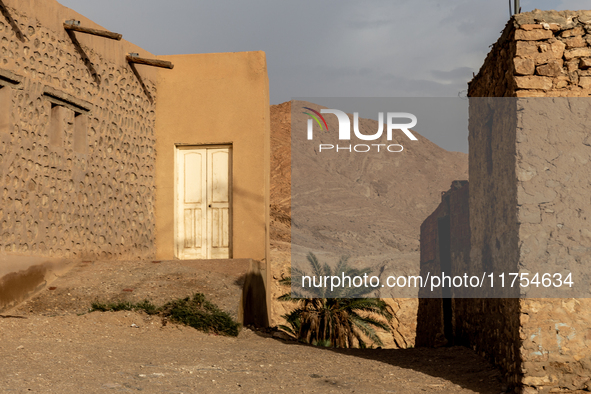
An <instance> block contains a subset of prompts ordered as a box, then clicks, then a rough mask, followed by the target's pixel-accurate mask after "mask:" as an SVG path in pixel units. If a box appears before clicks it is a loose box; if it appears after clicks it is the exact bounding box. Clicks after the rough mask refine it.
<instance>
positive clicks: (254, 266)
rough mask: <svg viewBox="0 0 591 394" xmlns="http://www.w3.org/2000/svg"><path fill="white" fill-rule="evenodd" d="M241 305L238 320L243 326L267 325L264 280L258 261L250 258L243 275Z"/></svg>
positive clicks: (267, 315) (267, 316)
mask: <svg viewBox="0 0 591 394" xmlns="http://www.w3.org/2000/svg"><path fill="white" fill-rule="evenodd" d="M241 306H242V307H241V311H240V312H241V316H240V317H239V320H241V321H242V324H243V325H244V326H248V325H252V326H255V327H267V326H268V325H269V314H268V312H267V297H266V291H265V281H264V280H263V274H262V273H261V269H260V262H258V261H256V260H251V262H250V269H249V270H248V272H247V273H246V276H245V277H244V285H243V287H242V305H241Z"/></svg>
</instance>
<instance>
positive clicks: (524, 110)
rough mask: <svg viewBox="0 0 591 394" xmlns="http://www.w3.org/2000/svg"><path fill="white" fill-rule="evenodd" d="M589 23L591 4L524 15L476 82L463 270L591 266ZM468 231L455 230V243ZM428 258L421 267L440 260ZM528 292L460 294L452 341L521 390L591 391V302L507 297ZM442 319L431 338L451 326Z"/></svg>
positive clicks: (472, 92) (515, 19) (516, 19)
mask: <svg viewBox="0 0 591 394" xmlns="http://www.w3.org/2000/svg"><path fill="white" fill-rule="evenodd" d="M588 32H591V11H578V12H571V11H564V12H555V11H547V12H544V11H539V10H535V11H533V12H530V13H523V14H519V15H516V16H514V17H513V18H512V19H511V20H510V21H509V23H508V24H507V26H506V28H505V30H504V31H503V33H502V36H501V38H500V39H499V40H498V41H497V43H495V44H494V45H493V48H492V50H491V52H490V53H489V55H488V56H487V58H486V60H485V62H484V65H483V66H482V68H481V70H480V72H479V73H478V75H477V76H476V77H475V78H474V79H473V80H472V81H471V82H470V84H469V93H468V94H469V96H470V97H471V99H470V100H471V102H470V136H469V142H470V173H469V177H470V196H469V202H470V203H469V222H470V235H469V239H470V246H469V250H470V252H469V255H470V258H469V259H466V258H465V255H464V256H463V258H459V255H456V256H453V258H452V264H453V265H454V266H455V265H457V267H454V268H453V270H454V271H456V270H458V269H459V271H458V272H460V271H464V272H467V273H470V272H476V271H479V272H482V271H485V272H491V271H504V272H520V271H524V270H525V271H529V272H542V271H543V269H545V270H552V269H554V270H556V269H559V268H560V267H564V266H565V265H571V266H572V265H575V264H578V265H580V266H583V267H585V266H588V262H589V257H588V256H589V250H591V238H590V235H591V233H590V232H589V230H588V221H587V217H588V212H589V211H590V210H591V208H590V204H589V197H588V196H589V195H590V192H591V190H590V189H591V186H590V184H589V182H588V171H587V170H586V166H587V165H588V163H589V161H590V160H591V151H590V150H589V146H590V145H591V144H589V142H588V126H586V123H587V120H586V119H587V116H586V114H587V113H589V112H588V109H587V108H588V107H589V101H588V100H587V99H582V98H576V99H575V98H574V97H588V96H589V95H590V94H591V64H590V62H591V45H590V43H591V35H588ZM501 97H503V99H500V98H501ZM530 97H540V98H537V99H530ZM552 97H566V98H564V99H552ZM437 212H438V211H436V213H435V214H437ZM452 217H453V215H452ZM432 223H433V220H432V217H430V218H428V219H427V220H426V221H425V223H424V226H425V227H432V226H433V224H432ZM451 228H452V229H453V225H452V226H451ZM428 233H429V230H428V229H427V228H425V234H428ZM427 238H429V237H426V238H425V241H427ZM431 238H433V237H431ZM466 239H468V236H466V235H465V234H456V235H452V240H453V241H451V242H452V244H453V243H454V242H459V243H460V244H461V243H463V242H465V240H466ZM438 242H439V241H438ZM432 243H433V241H432V240H431V241H430V244H432ZM438 247H440V245H439V246H438ZM455 247H457V246H453V245H452V246H451V247H450V248H451V250H453V249H454V248H455ZM421 248H422V250H423V245H421ZM427 260H428V259H423V258H422V259H421V263H422V269H423V266H424V268H425V269H427V268H430V269H435V270H437V267H436V265H437V262H435V266H434V267H430V266H429V264H431V265H434V262H433V261H431V262H430V261H427ZM460 266H461V267H462V268H461V269H460ZM517 290H518V291H520V292H521V294H519V293H517V294H507V293H503V292H499V289H498V288H497V289H492V290H490V293H489V294H486V295H487V296H489V298H480V299H458V298H456V299H454V300H453V302H452V305H453V312H454V314H453V322H454V326H453V336H452V340H453V342H454V343H456V344H463V345H466V346H469V347H472V348H473V349H475V350H476V351H478V352H479V353H481V354H482V355H484V356H487V357H489V358H490V359H492V360H493V361H494V362H495V363H496V364H497V365H498V366H500V367H501V369H502V370H503V371H505V373H506V377H507V379H508V381H509V383H510V384H512V385H513V386H515V387H517V389H518V391H520V392H527V393H535V392H568V391H576V390H590V389H591V381H590V377H591V351H589V347H590V345H591V342H590V338H591V331H590V327H591V326H590V324H589V323H591V321H590V320H591V318H590V317H589V312H588V311H589V306H590V304H591V302H589V300H588V299H580V298H579V299H575V298H568V299H565V298H554V299H550V298H545V299H540V298H521V299H520V298H507V297H508V295H510V296H516V297H519V296H520V295H521V296H523V295H524V291H525V290H523V289H521V290H520V289H517ZM457 295H458V294H455V296H457ZM435 301H440V300H432V299H429V300H421V303H425V304H427V303H431V304H433V302H435ZM431 306H432V305H431ZM420 318H421V317H420V316H419V319H420ZM436 320H438V321H439V320H440V319H439V317H436ZM420 325H421V321H420V320H419V326H420ZM431 327H432V329H431V331H428V330H427V331H426V333H427V334H428V335H429V336H430V338H431V339H430V340H431V342H429V340H427V341H425V343H426V344H428V345H433V344H434V343H433V339H434V338H436V337H437V335H438V334H439V335H440V336H441V332H443V333H444V334H445V329H446V327H445V325H444V326H443V327H442V326H437V325H431ZM433 327H435V328H434V329H433ZM437 330H439V331H437ZM446 339H447V340H448V341H449V338H446ZM417 341H418V339H417Z"/></svg>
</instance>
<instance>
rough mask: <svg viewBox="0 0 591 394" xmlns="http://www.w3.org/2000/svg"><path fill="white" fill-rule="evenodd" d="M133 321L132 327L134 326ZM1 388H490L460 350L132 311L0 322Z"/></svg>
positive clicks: (494, 387)
mask: <svg viewBox="0 0 591 394" xmlns="http://www.w3.org/2000/svg"><path fill="white" fill-rule="evenodd" d="M135 326H137V327H135ZM0 371H1V373H0V391H1V392H47V393H49V392H53V393H83V392H84V393H95V392H109V391H114V392H137V391H143V392H147V393H240V392H244V393H278V392H285V393H424V392H437V393H494V394H498V393H501V392H502V391H503V390H504V387H503V383H502V382H501V379H500V373H499V372H498V371H496V370H495V369H493V368H492V367H491V366H490V365H489V364H488V363H486V362H485V361H484V360H483V359H481V358H480V357H478V356H477V355H475V354H474V353H473V352H471V351H470V350H468V349H466V348H461V347H455V348H440V349H406V350H361V349H348V350H331V349H320V348H316V347H312V346H306V345H301V344H297V343H294V342H284V341H282V340H279V339H274V338H271V337H270V335H267V334H262V333H257V332H253V331H251V330H249V329H243V330H242V331H241V333H240V335H239V336H238V337H237V338H230V337H222V336H216V335H212V334H205V333H201V332H198V331H196V330H194V329H192V328H188V327H184V326H177V325H174V324H171V323H168V324H167V325H165V326H162V324H161V321H160V319H159V318H157V317H149V316H147V315H144V314H140V313H135V312H107V313H100V312H93V313H89V314H84V315H80V316H78V315H74V314H69V315H64V316H54V317H48V316H38V315H30V316H27V318H22V319H21V318H0Z"/></svg>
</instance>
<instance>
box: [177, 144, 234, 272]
mask: <svg viewBox="0 0 591 394" xmlns="http://www.w3.org/2000/svg"><path fill="white" fill-rule="evenodd" d="M216 148H223V149H228V161H229V163H228V200H229V202H228V203H229V210H228V232H229V235H228V238H229V239H228V241H229V245H228V258H230V259H231V258H233V255H234V247H233V245H234V228H233V227H234V220H233V217H234V203H233V200H234V193H233V190H234V188H233V184H234V181H233V179H234V178H233V172H234V171H233V168H234V165H233V163H234V157H233V151H234V147H233V144H232V143H231V142H221V143H212V144H187V143H177V144H174V147H173V149H174V153H173V157H174V163H173V167H174V168H173V170H174V190H173V199H174V217H173V227H174V229H173V240H172V241H173V244H174V259H175V260H184V259H181V258H180V257H179V256H180V250H179V243H178V242H177V239H178V235H179V234H178V233H179V222H178V221H179V220H180V217H179V212H178V209H179V206H178V205H179V199H178V185H179V176H180V174H179V171H178V162H179V159H178V154H179V152H180V151H181V150H191V149H216ZM208 164H209V163H208ZM206 171H207V170H206ZM206 216H207V215H206ZM206 220H207V219H206ZM210 252H211V251H210V250H209V249H208V250H207V254H208V255H209V254H210ZM204 259H205V260H209V259H210V258H209V257H207V256H206V257H205V258H204Z"/></svg>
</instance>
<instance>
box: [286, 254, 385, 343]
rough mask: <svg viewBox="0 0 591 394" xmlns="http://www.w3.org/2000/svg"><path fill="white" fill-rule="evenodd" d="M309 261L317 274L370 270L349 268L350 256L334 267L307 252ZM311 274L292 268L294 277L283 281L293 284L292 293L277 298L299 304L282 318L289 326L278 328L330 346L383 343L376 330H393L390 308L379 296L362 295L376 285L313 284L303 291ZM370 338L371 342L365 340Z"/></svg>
mask: <svg viewBox="0 0 591 394" xmlns="http://www.w3.org/2000/svg"><path fill="white" fill-rule="evenodd" d="M307 260H308V262H309V264H310V266H311V268H312V275H315V276H326V275H328V276H331V275H335V276H338V275H342V274H344V275H345V276H351V277H353V276H363V275H364V274H367V273H369V272H371V269H369V268H365V269H355V268H351V267H349V264H348V259H347V258H346V257H342V258H341V259H340V260H339V262H338V264H337V266H336V267H335V268H334V269H331V267H330V266H329V265H328V264H324V265H321V264H320V263H319V262H318V259H317V258H316V256H315V255H314V254H313V253H311V252H310V253H308V256H307ZM303 276H310V274H309V273H306V272H304V271H302V270H300V269H297V268H293V269H292V271H291V276H289V277H287V278H283V279H282V280H280V283H281V284H283V285H286V286H292V292H291V293H286V294H283V295H282V296H281V297H279V298H278V299H279V300H281V301H289V302H293V303H295V304H296V307H295V308H294V309H293V310H292V311H291V312H289V313H287V314H285V315H283V316H282V317H283V318H284V319H285V320H286V322H287V325H280V326H279V328H280V329H281V330H283V331H285V332H287V333H288V334H290V335H293V336H294V337H296V338H298V339H299V340H300V341H303V342H306V343H310V344H313V345H318V346H327V347H342V348H348V347H353V346H355V344H356V343H357V344H358V346H359V347H361V348H365V347H368V346H373V345H377V346H383V343H382V341H381V340H380V338H379V337H378V335H377V334H376V331H375V329H376V328H381V329H382V330H385V331H386V332H390V325H389V324H388V323H389V322H390V321H391V320H392V318H393V315H392V312H391V309H390V307H389V306H388V305H387V304H386V303H385V302H384V301H382V300H380V299H377V298H361V297H363V296H364V295H367V294H369V293H371V292H372V291H374V288H373V287H359V288H355V287H353V288H351V287H345V286H342V287H338V288H336V289H334V290H331V289H329V288H328V287H312V288H310V290H308V291H303V290H302V286H301V285H302V283H301V281H302V277H303ZM366 341H369V343H366Z"/></svg>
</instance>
